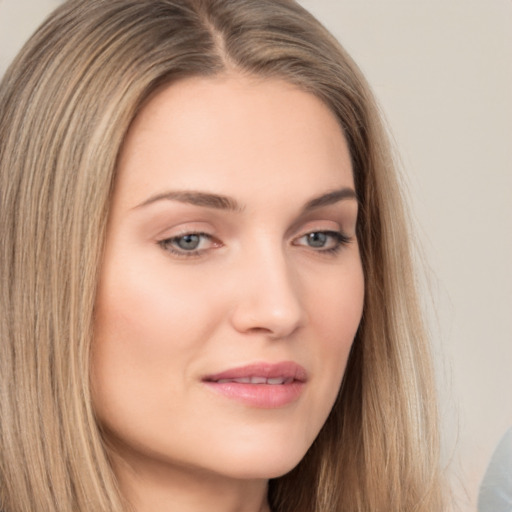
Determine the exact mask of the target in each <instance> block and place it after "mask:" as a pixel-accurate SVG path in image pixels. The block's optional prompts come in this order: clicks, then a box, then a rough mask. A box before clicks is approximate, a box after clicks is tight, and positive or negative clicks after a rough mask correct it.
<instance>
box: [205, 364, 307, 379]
mask: <svg viewBox="0 0 512 512" xmlns="http://www.w3.org/2000/svg"><path fill="white" fill-rule="evenodd" d="M253 377H261V378H264V379H283V380H285V381H287V382H293V381H298V382H306V380H307V372H306V370H305V369H304V368H303V367H302V366H301V365H300V364H297V363H294V362H293V361H284V362H281V363H255V364H249V365H246V366H239V367H237V368H230V369H229V370H225V371H222V372H220V373H215V374H211V375H207V376H206V377H204V379H203V380H204V381H206V382H218V381H220V380H223V381H225V380H235V379H247V378H253Z"/></svg>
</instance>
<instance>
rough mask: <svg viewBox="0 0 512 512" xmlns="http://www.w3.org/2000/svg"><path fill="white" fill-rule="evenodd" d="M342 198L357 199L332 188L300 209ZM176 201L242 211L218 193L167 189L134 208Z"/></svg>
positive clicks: (350, 191)
mask: <svg viewBox="0 0 512 512" xmlns="http://www.w3.org/2000/svg"><path fill="white" fill-rule="evenodd" d="M344 199H355V200H356V201H357V194H356V192H355V190H354V189H352V188H349V187H346V188H341V189H338V190H333V191H331V192H327V193H326V194H322V195H320V196H318V197H315V198H313V199H311V200H310V201H308V202H307V203H306V204H305V206H304V208H303V209H302V211H303V212H304V213H306V212H309V211H311V210H316V209H317V208H322V207H324V206H329V205H331V204H335V203H338V202H339V201H342V200H344ZM164 200H165V201H178V202H180V203H187V204H192V205H195V206H202V207H206V208H214V209H216V210H228V211H233V212H242V211H243V210H244V207H243V206H242V205H241V204H240V203H239V202H238V201H236V200H235V199H233V198H231V197H228V196H224V195H220V194H210V193H207V192H199V191H193V190H191V191H179V190H176V191H169V192H163V193H161V194H156V195H154V196H151V197H149V198H148V199H146V200H145V201H144V202H142V203H141V204H139V205H137V206H136V207H135V209H138V208H142V207H144V206H148V205H150V204H153V203H156V202H158V201H164Z"/></svg>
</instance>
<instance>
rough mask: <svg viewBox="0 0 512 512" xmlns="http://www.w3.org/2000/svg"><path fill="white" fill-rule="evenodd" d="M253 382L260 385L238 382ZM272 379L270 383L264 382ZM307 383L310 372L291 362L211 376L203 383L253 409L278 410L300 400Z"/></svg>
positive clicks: (230, 370)
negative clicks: (244, 380)
mask: <svg viewBox="0 0 512 512" xmlns="http://www.w3.org/2000/svg"><path fill="white" fill-rule="evenodd" d="M235 379H253V380H254V381H256V383H250V382H235ZM263 379H267V380H268V379H270V381H269V382H260V381H261V380H263ZM306 381H307V372H306V370H305V369H304V368H303V367H302V366H300V365H298V364H296V363H294V362H291V361H286V362H282V363H277V364H269V363H257V364H251V365H247V366H242V367H239V368H231V369H229V370H226V371H223V372H220V373H216V374H213V375H208V376H206V377H205V378H204V379H203V383H204V384H205V385H206V386H208V388H210V389H212V390H213V391H215V392H217V393H220V394H221V395H224V396H226V397H227V398H231V399H233V400H237V401H239V402H242V403H244V404H246V405H249V406H252V407H258V408H262V409H276V408H279V407H284V406H286V405H288V404H290V403H292V402H294V401H295V400H297V399H298V398H299V396H300V395H301V393H302V391H303V389H304V386H305V384H306Z"/></svg>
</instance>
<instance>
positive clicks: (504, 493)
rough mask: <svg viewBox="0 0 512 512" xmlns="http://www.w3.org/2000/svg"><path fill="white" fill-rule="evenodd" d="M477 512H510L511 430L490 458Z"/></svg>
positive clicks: (511, 500) (511, 477) (511, 484)
mask: <svg viewBox="0 0 512 512" xmlns="http://www.w3.org/2000/svg"><path fill="white" fill-rule="evenodd" d="M478 512H512V428H510V429H508V430H507V432H506V433H505V435H504V436H503V438H502V439H501V441H500V442H499V444H498V446H497V448H496V450H495V451H494V454H493V456H492V458H491V462H490V463H489V467H488V468H487V471H486V473H485V476H484V479H483V481H482V484H481V486H480V493H479V495H478Z"/></svg>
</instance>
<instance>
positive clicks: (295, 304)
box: [231, 250, 306, 339]
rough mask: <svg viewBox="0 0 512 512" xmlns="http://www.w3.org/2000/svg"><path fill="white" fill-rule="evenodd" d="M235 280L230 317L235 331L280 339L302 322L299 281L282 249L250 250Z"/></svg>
mask: <svg viewBox="0 0 512 512" xmlns="http://www.w3.org/2000/svg"><path fill="white" fill-rule="evenodd" d="M237 281H238V282H237V284H236V289H237V293H236V294H235V296H236V301H235V302H236V303H235V305H234V309H233V312H232V318H231V321H232V324H233V327H234V328H235V329H236V330H237V331H239V332H241V333H261V334H264V335H266V336H268V337H269V338H272V339H282V338H286V337H288V336H290V335H291V334H293V333H294V332H295V331H296V330H297V329H299V327H301V326H303V325H304V324H305V322H306V311H305V309H304V307H303V301H302V299H303V297H302V294H301V286H300V282H299V279H298V276H297V275H296V274H295V273H294V272H293V269H292V268H291V265H289V264H288V263H287V261H286V257H285V255H284V254H283V253H282V251H279V250H276V251H272V253H269V252H267V253H266V254H262V253H261V252H260V253H259V254H256V253H253V254H252V257H251V258H246V259H245V260H244V262H243V265H242V272H240V273H237Z"/></svg>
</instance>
